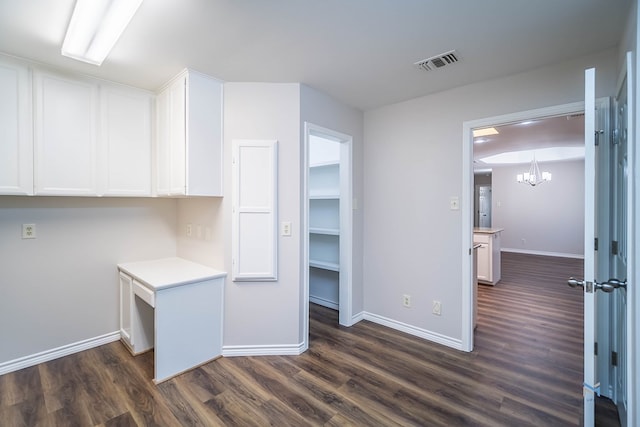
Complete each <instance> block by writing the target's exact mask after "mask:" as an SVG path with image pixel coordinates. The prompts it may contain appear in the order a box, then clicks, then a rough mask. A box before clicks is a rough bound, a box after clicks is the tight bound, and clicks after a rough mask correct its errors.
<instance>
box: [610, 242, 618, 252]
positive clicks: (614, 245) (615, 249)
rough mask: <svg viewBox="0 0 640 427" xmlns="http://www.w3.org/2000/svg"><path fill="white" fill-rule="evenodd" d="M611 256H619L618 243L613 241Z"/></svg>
mask: <svg viewBox="0 0 640 427" xmlns="http://www.w3.org/2000/svg"><path fill="white" fill-rule="evenodd" d="M611 255H618V241H617V240H612V241H611Z"/></svg>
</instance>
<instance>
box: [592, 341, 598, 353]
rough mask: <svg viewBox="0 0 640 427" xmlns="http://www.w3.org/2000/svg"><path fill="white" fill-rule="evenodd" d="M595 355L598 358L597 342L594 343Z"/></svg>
mask: <svg viewBox="0 0 640 427" xmlns="http://www.w3.org/2000/svg"><path fill="white" fill-rule="evenodd" d="M593 354H594V355H596V356H597V355H598V343H597V342H594V343H593Z"/></svg>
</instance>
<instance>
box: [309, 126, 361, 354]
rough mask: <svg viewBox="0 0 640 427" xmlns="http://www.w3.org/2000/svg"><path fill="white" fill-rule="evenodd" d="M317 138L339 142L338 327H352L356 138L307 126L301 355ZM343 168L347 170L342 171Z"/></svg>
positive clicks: (318, 127) (320, 127)
mask: <svg viewBox="0 0 640 427" xmlns="http://www.w3.org/2000/svg"><path fill="white" fill-rule="evenodd" d="M313 134H315V135H318V136H321V137H323V138H327V139H332V140H335V141H337V142H340V279H339V283H340V285H339V292H338V295H339V301H338V306H339V309H338V310H339V315H338V316H339V323H340V325H343V326H351V325H353V324H354V323H355V322H354V319H353V237H352V236H353V209H352V200H353V172H352V170H353V162H352V159H353V155H352V152H353V137H352V136H351V135H347V134H344V133H341V132H338V131H335V130H332V129H328V128H325V127H322V126H318V125H315V124H313V123H310V122H304V141H303V147H302V152H303V153H302V155H303V161H302V167H303V173H302V181H303V182H302V233H303V238H302V242H303V248H302V260H303V261H302V270H303V271H302V282H303V285H302V287H303V292H302V307H303V313H302V315H303V328H302V347H303V349H302V351H306V350H307V349H308V348H309V136H310V135H313ZM343 166H344V167H343Z"/></svg>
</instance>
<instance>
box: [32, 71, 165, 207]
mask: <svg viewBox="0 0 640 427" xmlns="http://www.w3.org/2000/svg"><path fill="white" fill-rule="evenodd" d="M34 88H35V157H34V165H35V194H37V195H65V196H151V164H152V155H151V144H152V139H151V114H152V102H153V96H152V94H150V93H149V92H145V91H142V90H139V89H134V88H130V87H126V86H121V85H117V84H112V83H107V82H103V81H99V80H94V79H90V78H81V77H67V76H62V75H58V74H55V73H49V72H45V71H39V70H35V71H34Z"/></svg>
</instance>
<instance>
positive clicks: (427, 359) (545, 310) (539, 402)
mask: <svg viewBox="0 0 640 427" xmlns="http://www.w3.org/2000/svg"><path fill="white" fill-rule="evenodd" d="M581 269H582V261H581V260H575V259H566V258H553V257H542V256H532V255H524V254H509V253H503V269H502V280H501V281H500V282H499V283H498V284H497V285H496V286H480V287H479V289H478V313H479V317H478V326H477V329H476V331H475V349H474V351H473V352H471V353H465V352H461V351H457V350H453V349H451V348H448V347H445V346H442V345H439V344H435V343H432V342H429V341H426V340H422V339H419V338H416V337H414V336H411V335H408V334H405V333H401V332H398V331H395V330H392V329H389V328H386V327H383V326H380V325H377V324H374V323H371V322H368V321H362V322H359V323H358V324H356V325H354V326H352V327H350V328H346V327H342V326H340V325H339V324H338V313H337V312H336V311H334V310H330V309H327V308H324V307H319V306H315V305H311V307H310V322H309V336H310V343H309V349H308V350H307V351H306V352H305V353H304V354H302V355H300V356H265V357H233V358H220V359H218V360H215V361H212V362H210V363H207V364H205V365H203V366H201V367H199V368H197V369H194V370H192V371H189V372H187V373H185V374H183V375H179V376H177V377H175V378H173V379H171V380H169V381H166V382H164V383H162V384H159V385H155V384H154V383H153V382H152V377H153V363H154V360H153V357H154V354H153V351H151V352H148V353H145V354H142V355H139V356H137V357H133V356H131V354H130V353H129V352H128V351H127V350H126V349H125V347H124V346H123V345H122V344H121V343H119V342H115V343H111V344H107V345H104V346H101V347H98V348H95V349H91V350H87V351H85V352H82V353H78V354H74V355H70V356H66V357H64V358H61V359H57V360H53V361H50V362H47V363H43V364H40V365H38V366H37V367H32V368H27V369H24V370H21V371H17V372H13V373H9V374H5V375H2V376H0V425H1V426H4V425H8V426H11V427H14V426H29V427H31V426H34V425H37V426H54V427H57V426H65V427H67V426H75V425H78V426H104V427H114V426H123V427H132V426H140V427H142V426H150V425H160V426H169V427H172V426H185V425H189V426H202V425H206V426H243V427H245V426H266V425H273V426H370V425H375V426H414V425H415V426H425V425H428V426H447V427H450V426H458V425H460V426H463V425H473V426H491V427H495V426H509V427H511V426H556V425H557V426H578V425H580V421H581V418H582V295H581V293H580V292H578V291H576V290H574V289H571V288H569V287H568V286H566V279H567V277H569V276H572V275H573V276H581ZM597 408H598V411H597V414H598V415H597V419H596V422H597V425H598V426H607V427H609V426H618V425H619V424H618V422H617V414H616V411H615V405H613V404H612V402H611V401H608V400H606V399H598V403H597ZM603 408H604V409H603Z"/></svg>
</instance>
